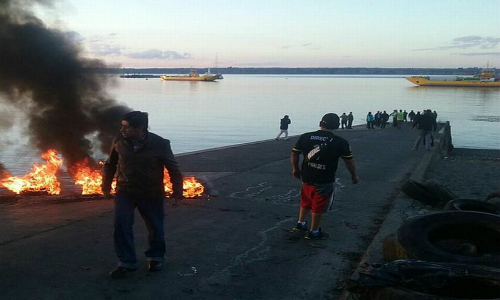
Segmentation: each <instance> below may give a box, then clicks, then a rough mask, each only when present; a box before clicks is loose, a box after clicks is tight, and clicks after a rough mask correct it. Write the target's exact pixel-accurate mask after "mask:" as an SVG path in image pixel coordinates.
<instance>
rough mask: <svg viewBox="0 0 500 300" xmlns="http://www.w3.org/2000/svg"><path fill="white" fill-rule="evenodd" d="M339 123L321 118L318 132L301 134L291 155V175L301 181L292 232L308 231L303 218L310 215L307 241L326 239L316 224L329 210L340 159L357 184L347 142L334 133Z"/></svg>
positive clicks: (330, 117) (328, 117)
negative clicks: (295, 220) (302, 157)
mask: <svg viewBox="0 0 500 300" xmlns="http://www.w3.org/2000/svg"><path fill="white" fill-rule="evenodd" d="M339 123H340V122H339V117H338V116H337V115H336V114H334V113H328V114H326V115H324V116H323V118H322V119H321V121H320V123H319V127H320V130H318V131H314V132H308V133H304V134H303V135H301V136H300V138H299V139H298V141H297V143H296V144H295V146H294V147H293V149H292V154H291V156H290V161H291V164H292V174H293V176H294V177H296V178H298V179H301V180H302V186H301V192H300V211H299V220H298V223H297V225H296V227H294V230H298V231H308V229H309V228H308V227H307V221H306V219H307V217H308V215H309V212H311V226H310V231H309V232H308V233H307V235H306V236H305V238H306V239H314V240H317V239H325V238H327V237H328V234H326V233H324V232H322V231H321V228H320V227H319V224H320V221H321V217H322V215H323V214H324V213H326V212H327V211H328V210H331V206H332V203H333V199H334V196H335V191H334V183H335V172H336V171H337V166H338V161H339V158H340V157H341V158H342V159H343V160H344V163H345V166H346V169H347V170H348V171H349V172H350V173H351V180H352V182H353V183H355V184H356V183H358V182H359V178H358V175H357V174H356V166H355V164H354V160H353V155H352V152H351V147H350V146H349V142H347V140H345V139H343V138H341V137H339V136H337V135H335V134H334V133H333V131H334V130H335V129H338V128H339V125H340V124H339ZM301 154H302V155H303V156H304V159H303V161H302V167H299V157H300V155H301Z"/></svg>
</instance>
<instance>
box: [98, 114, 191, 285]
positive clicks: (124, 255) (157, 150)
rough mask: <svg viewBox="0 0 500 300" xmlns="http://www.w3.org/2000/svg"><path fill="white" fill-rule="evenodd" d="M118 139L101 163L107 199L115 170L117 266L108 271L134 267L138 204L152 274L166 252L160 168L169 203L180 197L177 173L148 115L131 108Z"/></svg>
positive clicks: (119, 272) (117, 275) (124, 271)
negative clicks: (170, 192) (166, 179)
mask: <svg viewBox="0 0 500 300" xmlns="http://www.w3.org/2000/svg"><path fill="white" fill-rule="evenodd" d="M121 125H122V127H121V130H120V132H121V134H122V137H120V138H116V139H115V140H114V141H113V143H112V147H111V151H110V154H109V158H108V159H107V161H106V163H105V164H104V167H103V183H102V192H103V194H104V195H105V196H106V197H107V198H111V194H110V191H111V183H112V181H113V179H114V177H115V174H116V194H115V199H114V202H115V203H114V212H115V217H114V227H115V228H114V245H115V251H116V255H117V256H118V260H119V262H118V267H116V268H115V269H113V270H112V271H111V272H110V273H109V275H110V276H111V277H112V278H123V277H125V276H126V274H127V273H128V272H132V271H135V270H137V258H136V254H135V246H134V230H133V225H134V210H135V209H136V208H137V209H138V210H139V213H140V214H141V216H142V218H143V219H144V222H145V223H146V227H147V229H148V233H149V234H148V244H149V248H148V250H146V252H144V254H145V255H146V258H147V260H148V265H147V267H148V270H149V271H151V272H155V271H159V270H161V269H162V266H163V261H164V255H165V250H166V247H165V234H164V228H165V227H164V223H165V213H164V201H165V187H164V183H163V174H164V168H167V171H168V173H169V176H170V181H171V182H172V185H173V187H172V189H173V195H172V197H173V198H174V205H178V204H179V202H180V201H181V200H182V174H181V171H180V169H179V165H178V164H177V161H176V160H175V158H174V155H173V153H172V149H171V148H170V141H169V140H167V139H164V138H162V137H160V136H158V135H156V134H154V133H151V132H149V131H148V114H147V113H146V112H140V111H133V112H130V113H127V114H125V116H123V118H122V121H121Z"/></svg>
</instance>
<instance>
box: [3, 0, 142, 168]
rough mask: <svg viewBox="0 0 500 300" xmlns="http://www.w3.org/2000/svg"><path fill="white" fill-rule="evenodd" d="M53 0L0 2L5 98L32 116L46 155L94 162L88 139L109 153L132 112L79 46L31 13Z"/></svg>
mask: <svg viewBox="0 0 500 300" xmlns="http://www.w3.org/2000/svg"><path fill="white" fill-rule="evenodd" d="M35 4H40V5H45V6H47V7H50V5H51V4H52V1H48V0H0V94H2V96H3V97H2V99H5V101H8V102H9V103H11V104H14V105H16V107H22V109H23V111H24V113H25V114H26V115H27V116H28V119H27V120H26V122H27V123H28V128H29V134H30V139H31V141H32V143H33V144H34V145H36V146H37V147H38V148H39V149H40V150H41V151H45V150H48V149H56V150H57V151H58V152H60V153H61V154H62V155H63V157H64V159H65V161H66V163H67V165H68V166H72V165H74V164H75V163H77V162H80V161H81V160H83V159H84V158H87V157H91V155H92V152H91V149H92V145H91V142H90V140H89V139H88V138H87V136H89V135H91V134H95V133H97V135H98V138H99V140H100V142H101V145H102V147H101V148H102V151H103V152H104V153H106V152H107V151H108V149H109V148H108V147H109V145H110V142H111V140H112V138H113V137H114V136H115V135H116V134H117V133H118V130H119V121H120V118H121V117H122V116H123V115H124V114H125V113H126V112H129V111H131V110H132V109H130V108H128V107H127V106H124V105H118V103H117V101H115V100H113V99H109V98H107V96H106V86H107V85H108V84H109V82H108V80H109V79H106V77H105V76H102V75H96V74H93V73H91V72H89V69H91V68H104V67H105V65H104V63H103V62H101V61H99V60H90V59H86V58H84V57H83V56H82V49H80V46H79V45H78V44H76V43H74V42H73V41H71V40H70V39H69V38H68V36H67V35H66V34H65V33H64V32H62V31H59V30H56V29H49V28H48V27H47V26H46V25H45V24H44V23H43V22H42V21H41V20H40V19H38V18H37V17H35V16H34V14H32V13H31V9H32V6H33V5H35Z"/></svg>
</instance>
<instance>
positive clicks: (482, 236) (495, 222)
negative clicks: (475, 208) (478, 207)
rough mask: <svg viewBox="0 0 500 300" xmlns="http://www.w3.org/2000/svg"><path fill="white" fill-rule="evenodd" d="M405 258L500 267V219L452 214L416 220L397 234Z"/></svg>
mask: <svg viewBox="0 0 500 300" xmlns="http://www.w3.org/2000/svg"><path fill="white" fill-rule="evenodd" d="M397 241H398V243H399V245H401V250H400V251H399V250H398V251H393V252H394V253H399V254H398V255H404V257H401V258H411V259H419V260H425V261H433V262H456V263H467V264H475V265H485V266H494V267H500V216H497V215H493V214H485V213H479V212H467V211H449V212H443V213H435V214H430V215H426V216H422V217H418V218H415V219H412V220H410V221H408V222H406V223H404V224H403V225H402V226H401V227H400V228H399V229H398V231H397Z"/></svg>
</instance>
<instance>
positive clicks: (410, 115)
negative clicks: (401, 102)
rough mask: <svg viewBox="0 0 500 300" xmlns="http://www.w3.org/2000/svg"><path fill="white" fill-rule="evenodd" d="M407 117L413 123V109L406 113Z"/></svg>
mask: <svg viewBox="0 0 500 300" xmlns="http://www.w3.org/2000/svg"><path fill="white" fill-rule="evenodd" d="M408 117H409V118H410V123H413V118H415V112H414V111H413V109H412V110H411V111H410V113H409V114H408Z"/></svg>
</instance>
